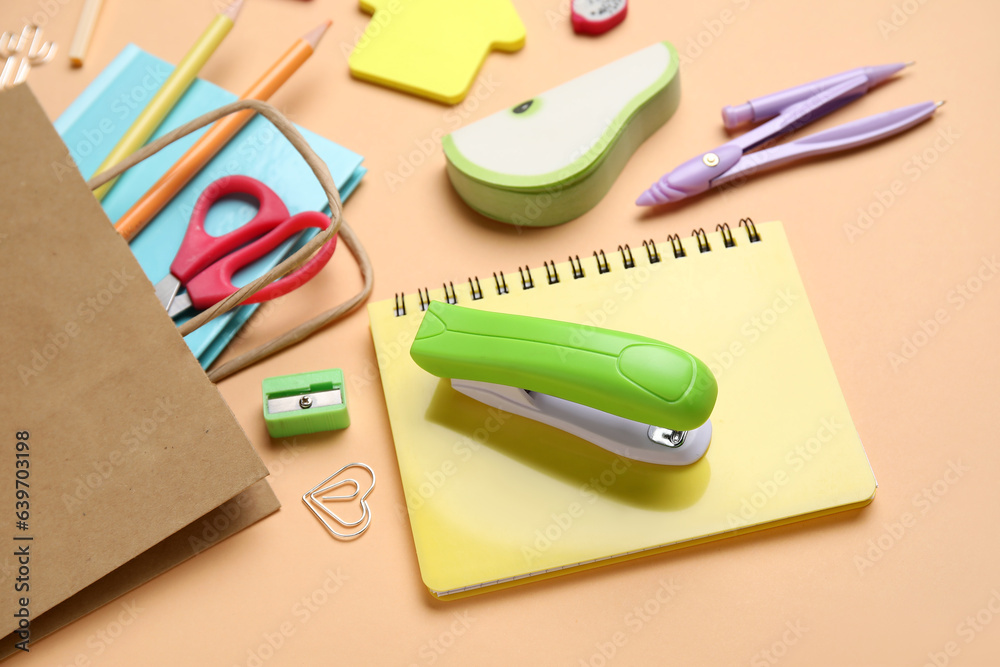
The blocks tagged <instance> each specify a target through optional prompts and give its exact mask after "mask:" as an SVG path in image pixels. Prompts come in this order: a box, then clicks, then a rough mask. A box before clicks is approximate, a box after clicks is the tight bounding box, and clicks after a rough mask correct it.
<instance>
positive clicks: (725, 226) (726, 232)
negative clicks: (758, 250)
mask: <svg viewBox="0 0 1000 667" xmlns="http://www.w3.org/2000/svg"><path fill="white" fill-rule="evenodd" d="M715 231H717V232H720V233H721V234H722V243H723V244H724V245H725V246H726V247H727V248H732V247H733V246H734V245H736V239H734V238H733V230H731V229H730V228H729V223H728V222H724V223H722V224H721V225H716V226H715Z"/></svg>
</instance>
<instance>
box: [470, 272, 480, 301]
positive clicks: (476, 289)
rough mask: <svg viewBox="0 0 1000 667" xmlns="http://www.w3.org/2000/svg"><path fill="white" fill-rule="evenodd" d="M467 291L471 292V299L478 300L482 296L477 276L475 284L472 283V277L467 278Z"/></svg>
mask: <svg viewBox="0 0 1000 667" xmlns="http://www.w3.org/2000/svg"><path fill="white" fill-rule="evenodd" d="M469 292H471V293H472V300H473V301H479V300H480V299H482V298H483V288H482V287H480V286H479V276H476V284H475V286H473V285H472V278H469Z"/></svg>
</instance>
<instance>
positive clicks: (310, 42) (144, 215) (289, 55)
mask: <svg viewBox="0 0 1000 667" xmlns="http://www.w3.org/2000/svg"><path fill="white" fill-rule="evenodd" d="M332 23H333V21H327V22H326V23H324V24H322V25H320V26H318V27H316V28H315V29H313V30H311V31H309V32H308V33H306V34H305V35H303V36H302V37H300V38H299V39H298V40H296V42H295V43H294V44H293V45H292V47H291V48H290V49H288V51H286V52H285V55H283V56H281V58H279V59H278V61H277V62H276V63H274V64H273V65H271V68H270V69H268V70H267V71H266V72H265V73H264V75H263V76H262V77H260V79H258V80H257V82H256V83H254V84H253V85H252V86H250V88H249V90H247V91H246V92H245V93H243V96H242V97H241V98H240V99H241V100H266V99H268V98H269V97H271V95H273V94H274V91H276V90H277V89H278V88H280V87H281V85H282V84H283V83H285V81H288V79H289V78H290V77H291V76H292V74H294V73H295V70H297V69H298V68H299V67H300V66H301V65H302V63H304V62H305V61H306V60H308V59H309V56H311V55H312V54H313V51H315V49H316V45H317V44H319V40H320V39H321V38H322V37H323V33H325V32H326V29H327V28H329V27H330V25H331V24H332ZM253 116H254V111H252V110H250V109H248V110H246V111H240V112H238V113H234V114H230V115H229V116H226V117H225V118H222V119H221V120H219V121H217V122H216V123H215V124H214V125H212V127H210V128H209V129H208V131H207V132H205V134H203V135H202V137H201V138H200V139H198V141H197V142H195V144H194V145H193V146H191V148H189V149H188V151H187V152H186V153H184V155H182V156H181V158H180V159H179V160H177V162H176V163H175V164H174V165H173V166H172V167H170V169H168V170H167V173H165V174H164V175H163V176H162V177H161V178H160V180H158V181H157V182H156V183H155V184H154V185H153V187H151V188H150V189H149V190H148V191H146V194H144V195H143V196H142V198H140V199H139V201H137V202H136V203H135V204H134V205H133V206H132V208H130V209H129V210H128V211H126V213H125V215H123V216H122V217H121V218H120V219H119V220H118V222H116V223H115V229H116V230H118V233H119V234H121V235H122V236H123V237H125V240H126V241H131V240H132V239H133V238H135V236H136V235H137V234H138V233H139V232H141V231H142V230H143V228H144V227H145V226H146V225H147V224H149V221H150V220H152V219H153V217H154V216H155V215H156V214H157V213H159V212H160V211H161V210H162V209H163V207H164V206H166V205H167V203H168V202H169V201H170V200H171V199H173V198H174V196H176V195H177V193H178V192H180V191H181V188H183V187H184V186H185V185H187V184H188V182H189V181H190V180H191V179H192V178H194V176H195V174H197V173H198V172H199V171H201V170H202V168H203V167H204V166H205V165H206V164H208V163H209V161H210V160H211V159H212V158H213V157H215V155H216V153H218V152H219V151H220V150H222V147H223V146H225V145H226V143H228V142H229V140H230V139H232V138H233V137H234V136H235V135H236V133H237V132H239V131H240V129H241V128H242V127H243V126H244V125H246V124H247V123H248V122H249V121H250V119H251V118H253Z"/></svg>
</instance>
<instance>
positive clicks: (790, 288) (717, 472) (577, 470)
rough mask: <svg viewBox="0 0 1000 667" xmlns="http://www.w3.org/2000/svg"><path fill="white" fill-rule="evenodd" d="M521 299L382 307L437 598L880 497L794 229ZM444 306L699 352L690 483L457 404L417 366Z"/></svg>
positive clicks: (642, 263)
mask: <svg viewBox="0 0 1000 667" xmlns="http://www.w3.org/2000/svg"><path fill="white" fill-rule="evenodd" d="M754 229H756V233H755V232H754ZM754 239H759V240H756V241H754ZM699 241H701V243H699ZM703 250H704V251H703ZM681 251H683V254H681ZM574 258H575V256H574ZM576 267H578V270H577V271H576V272H575V271H574V268H576ZM604 269H606V270H604ZM490 274H492V271H490ZM556 274H557V275H558V282H553V279H554V277H555V275H556ZM581 274H582V275H581ZM487 275H489V274H487ZM575 275H578V276H580V277H574V276H575ZM499 276H500V274H498V277H499ZM504 282H506V285H507V292H506V293H500V292H503V288H502V287H501V288H499V289H498V281H497V280H494V279H493V278H492V277H491V278H490V279H489V280H488V281H487V280H483V281H481V283H480V289H479V290H477V288H476V285H475V284H473V286H471V287H470V285H469V284H468V283H463V284H462V285H461V286H456V287H455V288H454V291H452V290H451V289H449V290H448V291H447V292H446V291H445V290H444V289H440V290H430V292H429V293H427V292H425V291H421V294H420V295H419V297H418V295H416V294H409V295H406V296H405V297H404V298H403V300H402V302H401V303H400V302H399V301H394V300H386V301H380V302H376V303H373V304H371V305H369V307H368V311H369V317H370V319H371V330H372V338H373V339H374V342H375V350H376V353H377V356H378V362H379V368H380V372H381V376H382V386H383V389H384V391H385V398H386V405H387V407H388V413H389V421H390V423H391V426H392V433H393V439H394V441H395V446H396V457H397V459H398V462H399V469H400V475H401V478H402V482H403V490H404V493H405V496H406V504H407V509H408V513H409V517H410V525H411V528H412V530H413V539H414V544H415V546H416V553H417V559H418V561H419V564H420V572H421V575H422V577H423V580H424V584H425V585H426V586H427V587H428V589H430V591H431V593H433V594H434V595H436V596H439V597H452V598H453V597H462V596H465V595H470V594H473V593H478V592H481V591H485V590H491V589H495V588H500V587H506V586H509V585H513V584H516V583H522V582H524V581H527V580H529V579H532V578H541V577H548V576H554V575H556V574H563V573H567V572H571V571H574V570H578V569H583V568H587V567H594V566H596V565H603V564H606V563H611V562H616V561H619V560H624V559H627V558H632V557H635V556H638V555H645V554H648V553H656V552H659V551H665V550H668V549H671V548H677V547H680V546H686V545H690V544H694V543H698V542H702V541H706V540H709V539H716V538H719V537H725V536H728V535H732V534H736V533H740V532H747V531H750V530H756V529H760V528H765V527H769V526H774V525H779V524H782V523H788V522H790V521H796V520H799V519H804V518H808V517H812V516H818V515H822V514H827V513H830V512H834V511H839V510H845V509H850V508H855V507H861V506H863V505H866V504H868V503H869V502H871V500H872V498H873V497H874V495H875V488H876V482H875V477H874V474H873V473H872V470H871V467H870V465H869V463H868V459H867V456H866V455H865V451H864V448H863V447H862V444H861V441H860V439H859V437H858V434H857V432H856V431H855V428H854V424H853V422H852V421H851V416H850V413H849V412H848V409H847V405H846V404H845V402H844V397H843V395H842V394H841V391H840V387H839V385H838V383H837V378H836V376H835V375H834V372H833V368H832V366H831V364H830V359H829V357H828V355H827V353H826V349H825V347H824V345H823V340H822V338H821V336H820V332H819V328H818V327H817V325H816V320H815V317H814V316H813V313H812V309H811V308H810V306H809V301H808V298H807V297H806V293H805V290H804V288H803V286H802V281H801V279H800V278H799V274H798V270H797V269H796V267H795V261H794V259H793V258H792V253H791V249H790V248H789V246H788V240H787V239H786V237H785V233H784V229H783V228H782V225H781V223H780V222H769V223H765V224H762V225H758V226H756V228H754V227H752V223H751V225H748V226H746V227H742V226H741V227H739V228H737V229H734V230H732V231H730V230H729V229H728V228H725V229H723V230H722V231H716V232H713V233H708V234H706V235H704V236H702V237H701V238H700V239H699V238H698V237H694V236H692V237H689V238H684V239H678V238H676V237H675V238H674V239H673V240H668V241H666V242H663V243H657V244H655V249H654V245H653V244H652V243H649V244H644V245H642V246H639V247H638V248H637V249H636V248H633V249H631V250H629V249H627V248H620V249H619V250H617V251H614V252H608V253H607V254H606V255H605V254H603V253H600V252H599V253H598V254H596V255H593V256H589V257H586V258H583V259H581V260H580V263H579V265H576V264H575V263H574V264H571V263H570V262H564V263H561V264H555V265H554V266H553V265H552V264H549V266H547V267H541V268H533V269H531V270H530V275H529V272H528V271H527V270H525V269H521V270H520V271H519V273H515V274H511V275H507V276H506V277H505V279H504ZM476 291H480V292H481V294H482V296H481V298H479V299H474V298H473V296H474V293H475V292H476ZM425 294H427V296H424V295H425ZM427 298H429V299H435V300H452V301H456V300H457V303H459V304H460V305H463V306H467V307H472V308H484V309H489V310H493V311H497V312H504V313H518V314H522V315H534V316H538V317H547V318H552V319H560V320H566V321H572V322H576V323H578V324H580V325H582V326H581V329H580V335H581V336H582V337H585V336H586V335H587V331H588V328H589V327H601V328H608V329H618V330H621V331H628V332H631V333H634V334H639V335H643V336H649V337H651V338H656V339H660V340H663V341H665V342H667V343H670V344H672V345H676V346H677V347H680V348H681V349H684V350H687V351H688V352H691V353H692V354H694V355H695V356H697V357H699V358H701V359H702V360H703V361H704V362H706V363H707V364H708V365H709V367H710V368H711V369H712V372H713V373H714V374H715V376H716V379H717V380H718V383H719V398H718V402H717V404H716V406H715V409H714V411H713V412H712V417H711V421H712V426H713V437H712V444H711V446H710V447H709V449H708V452H707V454H706V455H705V456H704V458H702V459H701V460H700V461H698V462H697V463H695V464H693V465H690V466H685V467H672V466H659V465H654V464H649V463H642V462H638V461H632V460H629V459H624V458H621V457H619V456H617V455H615V454H613V453H611V452H608V451H606V450H604V449H601V448H599V447H597V446H596V445H593V444H591V443H589V442H586V441H583V440H580V439H579V438H576V437H574V436H572V435H569V434H567V433H565V432H562V431H559V430H557V429H554V428H552V427H550V426H546V425H543V424H539V423H537V422H534V421H531V420H529V419H526V418H523V417H520V416H517V415H512V414H510V413H505V412H501V411H499V410H497V409H495V408H491V407H487V406H486V405H483V404H481V403H479V402H477V401H475V400H473V399H471V398H469V397H467V396H465V395H463V394H460V393H458V392H457V391H454V390H453V389H452V388H451V385H450V383H449V382H448V381H447V380H444V379H441V378H437V377H434V376H433V375H430V374H429V373H427V372H425V371H423V370H422V369H420V368H419V367H418V366H417V365H416V364H415V363H414V362H413V360H412V359H411V358H410V356H409V346H410V344H411V343H412V341H413V336H414V334H415V333H416V330H417V328H418V327H419V325H420V322H421V319H422V315H423V311H422V308H421V306H422V303H425V302H426V299H427ZM399 305H402V306H405V314H404V313H403V312H402V308H399V307H397V306H399ZM484 353H487V354H488V351H484Z"/></svg>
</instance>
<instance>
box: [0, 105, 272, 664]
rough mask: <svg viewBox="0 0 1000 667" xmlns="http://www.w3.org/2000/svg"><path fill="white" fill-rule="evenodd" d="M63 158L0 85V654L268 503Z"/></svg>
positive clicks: (46, 130) (122, 249)
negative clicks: (207, 530) (210, 529)
mask: <svg viewBox="0 0 1000 667" xmlns="http://www.w3.org/2000/svg"><path fill="white" fill-rule="evenodd" d="M67 155H68V150H67V149H66V147H65V146H64V145H63V143H62V141H61V140H60V139H59V136H58V135H57V134H56V132H55V130H54V129H53V127H52V125H51V124H50V123H49V121H48V119H47V118H46V115H45V113H44V111H43V110H42V108H41V107H40V105H39V104H38V102H37V101H36V100H35V98H34V96H33V95H32V94H31V92H30V91H29V89H28V88H27V87H26V86H19V87H16V88H13V89H11V90H8V91H5V92H3V93H0V300H2V305H0V341H2V345H3V348H2V349H3V352H2V355H3V363H0V540H2V542H3V544H4V546H3V548H2V549H0V554H3V555H0V590H2V591H3V593H2V594H0V636H3V635H7V636H6V637H5V639H4V641H3V644H2V645H0V656H2V655H9V654H10V653H12V652H14V651H16V650H17V647H16V646H15V644H16V643H17V642H20V641H22V640H23V639H26V638H27V637H28V636H29V635H28V632H30V639H31V641H34V640H36V639H38V638H39V637H40V636H41V635H44V634H47V633H48V632H52V631H54V630H55V629H57V628H59V627H61V626H62V625H65V624H66V623H68V622H70V621H72V620H74V619H75V618H78V617H79V616H81V615H83V614H85V613H87V612H89V611H91V610H93V609H95V608H97V607H99V606H100V605H102V604H105V603H107V602H108V601H110V600H112V599H114V598H115V597H117V596H119V595H121V594H123V593H125V592H127V591H128V590H130V589H131V588H134V587H135V586H137V585H139V584H140V583H142V582H144V581H147V580H148V579H151V578H152V577H154V576H156V575H157V574H159V573H161V572H163V571H165V570H166V569H168V568H170V567H172V566H173V565H176V564H177V563H179V562H181V561H183V560H185V559H186V558H188V557H190V556H192V555H194V554H195V553H197V552H198V551H200V550H202V549H204V548H206V547H207V546H210V545H211V544H212V543H214V542H215V541H218V539H222V538H223V537H225V536H227V535H230V534H232V533H234V532H236V531H238V530H240V529H241V528H243V527H245V526H247V525H249V524H251V523H253V522H254V521H257V520H258V519H260V518H262V517H264V516H266V515H268V514H270V513H271V512H274V511H275V510H276V509H277V508H278V506H279V504H278V501H277V499H276V497H275V496H274V494H273V492H272V491H271V489H270V487H269V486H268V485H267V482H266V481H262V480H263V478H264V476H265V475H267V470H266V468H265V467H264V465H263V463H262V462H261V461H260V459H259V458H258V456H257V454H256V453H255V452H254V450H253V448H252V446H251V445H250V442H249V441H248V440H247V438H246V435H245V434H244V433H243V431H242V430H241V428H240V426H239V424H238V423H237V422H236V419H235V418H234V416H233V414H232V412H231V411H230V410H229V407H228V406H227V405H226V403H225V401H224V400H223V399H222V397H221V396H220V394H219V392H218V390H217V389H216V387H215V385H213V384H212V383H211V382H210V381H209V380H208V378H207V377H206V375H205V373H204V371H202V369H201V368H200V367H199V366H198V363H197V361H196V360H195V358H194V357H193V356H192V355H191V353H190V351H189V350H188V348H187V346H186V345H185V344H184V341H183V339H182V338H181V336H180V335H179V334H178V331H177V329H176V328H175V327H174V324H173V322H172V321H171V320H170V318H169V317H168V316H167V314H166V312H165V311H164V309H163V307H162V306H161V305H160V303H159V301H158V300H157V299H156V297H155V295H154V293H153V286H152V285H151V284H150V282H149V281H148V280H147V279H146V277H145V276H144V274H143V272H142V270H141V269H140V267H139V265H138V264H137V262H136V261H135V258H134V257H133V256H132V253H131V252H130V251H129V248H128V245H127V244H126V243H125V241H124V240H123V239H122V238H120V237H119V236H118V234H117V233H116V232H115V231H114V229H113V228H112V226H111V224H110V223H109V221H108V219H107V217H106V216H105V215H104V212H103V210H102V209H101V207H100V205H99V204H98V203H97V201H96V200H95V199H94V197H93V195H92V194H91V192H90V190H89V189H88V187H87V185H86V184H85V183H84V181H83V178H82V177H81V176H80V175H79V174H78V173H76V172H73V173H72V174H66V173H65V170H64V169H63V170H57V169H55V168H54V166H55V165H62V164H65V163H66V159H67ZM206 525H210V526H214V527H215V530H214V532H212V533H210V535H211V536H214V538H213V539H205V537H206V535H205V530H204V529H205V526H206ZM5 558H6V559H9V560H5ZM19 632H20V633H21V634H18V633H19Z"/></svg>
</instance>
